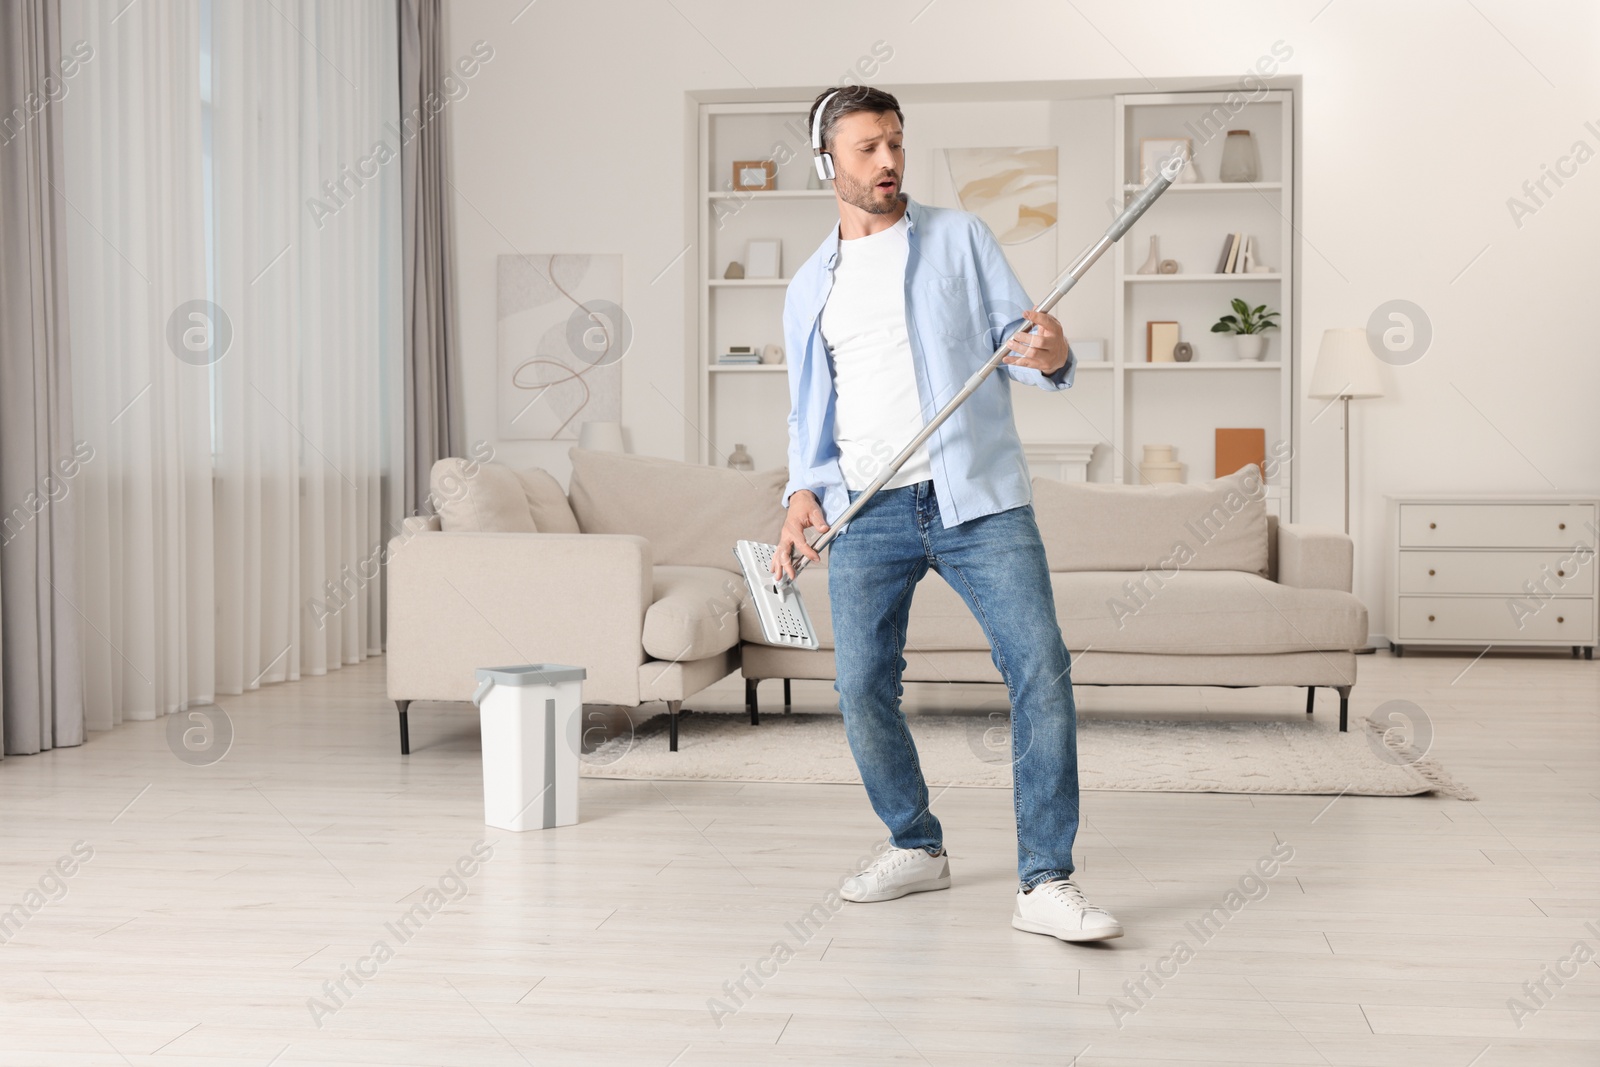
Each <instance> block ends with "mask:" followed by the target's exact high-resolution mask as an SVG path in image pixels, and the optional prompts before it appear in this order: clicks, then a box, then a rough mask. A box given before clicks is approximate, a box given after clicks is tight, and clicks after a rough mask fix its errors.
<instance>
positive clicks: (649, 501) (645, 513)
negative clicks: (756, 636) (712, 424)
mask: <svg viewBox="0 0 1600 1067" xmlns="http://www.w3.org/2000/svg"><path fill="white" fill-rule="evenodd" d="M569 454H570V455H571V457H572V482H571V486H570V490H569V493H568V496H569V499H570V500H571V501H572V511H573V514H575V515H576V516H577V517H578V527H579V529H581V530H582V531H583V532H584V533H603V534H617V533H625V534H637V535H639V536H641V537H645V538H648V539H649V541H650V543H651V546H652V547H653V548H654V549H655V559H656V563H657V564H662V563H666V564H674V565H679V566H686V567H716V568H718V569H720V570H724V571H732V572H734V573H735V574H737V573H738V571H739V564H738V561H737V560H735V559H734V558H733V543H734V542H735V541H744V540H749V541H764V542H766V543H768V544H774V543H776V542H777V539H778V531H779V530H781V529H782V528H783V517H784V513H783V509H782V507H781V506H780V502H781V500H782V497H783V486H784V483H785V482H786V481H787V480H788V474H787V472H786V471H785V470H783V469H781V468H780V469H774V470H769V471H754V472H750V471H736V470H729V469H728V468H726V467H709V466H704V465H702V464H698V463H681V462H679V461H677V460H670V459H657V458H655V457H652V456H632V455H627V454H624V453H620V452H597V451H592V450H589V449H583V448H574V449H572V450H571V452H570V453H569Z"/></svg>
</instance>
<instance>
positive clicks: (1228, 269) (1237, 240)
mask: <svg viewBox="0 0 1600 1067" xmlns="http://www.w3.org/2000/svg"><path fill="white" fill-rule="evenodd" d="M1243 267H1244V234H1242V233H1236V234H1233V235H1232V236H1231V238H1230V239H1229V245H1228V262H1227V265H1226V266H1224V267H1223V268H1222V273H1223V274H1238V273H1239V272H1240V271H1241V270H1242V269H1243Z"/></svg>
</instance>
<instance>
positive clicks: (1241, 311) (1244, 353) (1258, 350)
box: [1211, 297, 1278, 359]
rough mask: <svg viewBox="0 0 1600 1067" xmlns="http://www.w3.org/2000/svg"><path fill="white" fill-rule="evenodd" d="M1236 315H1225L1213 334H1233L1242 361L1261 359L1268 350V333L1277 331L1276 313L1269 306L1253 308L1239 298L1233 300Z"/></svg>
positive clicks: (1218, 322) (1213, 328) (1219, 320)
mask: <svg viewBox="0 0 1600 1067" xmlns="http://www.w3.org/2000/svg"><path fill="white" fill-rule="evenodd" d="M1231 303H1232V305H1233V310H1234V314H1232V315H1224V316H1222V318H1220V319H1218V320H1217V322H1216V325H1214V326H1212V327H1211V332H1212V333H1231V334H1233V345H1234V349H1235V351H1236V352H1237V353H1238V356H1239V358H1240V359H1260V358H1261V357H1262V355H1263V354H1265V352H1266V350H1267V331H1268V330H1272V329H1276V328H1277V326H1278V324H1277V323H1276V322H1273V321H1272V320H1273V319H1275V318H1277V316H1278V313H1277V312H1276V311H1268V310H1267V305H1265V304H1262V305H1260V306H1259V307H1254V308H1252V307H1251V306H1250V305H1249V304H1246V303H1245V302H1244V301H1243V300H1240V299H1239V298H1238V297H1234V298H1233V300H1232V302H1231Z"/></svg>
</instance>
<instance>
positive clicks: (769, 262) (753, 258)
mask: <svg viewBox="0 0 1600 1067" xmlns="http://www.w3.org/2000/svg"><path fill="white" fill-rule="evenodd" d="M744 276H745V277H746V278H781V277H783V242H782V241H779V240H777V239H776V238H767V237H759V238H752V239H751V240H749V241H747V242H745V256H744Z"/></svg>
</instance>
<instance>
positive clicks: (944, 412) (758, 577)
mask: <svg viewBox="0 0 1600 1067" xmlns="http://www.w3.org/2000/svg"><path fill="white" fill-rule="evenodd" d="M1183 165H1184V159H1183V157H1182V156H1181V155H1176V154H1175V155H1173V156H1172V157H1170V158H1169V159H1167V160H1166V161H1165V162H1164V163H1163V164H1162V165H1161V169H1160V172H1159V173H1158V174H1157V175H1156V177H1155V179H1154V180H1152V181H1151V182H1150V184H1149V185H1147V186H1145V187H1144V188H1143V189H1141V190H1140V191H1139V195H1138V196H1137V197H1135V198H1134V200H1133V202H1132V203H1131V204H1129V205H1128V206H1127V207H1126V208H1125V209H1124V210H1123V212H1122V214H1120V215H1118V216H1117V218H1116V221H1114V222H1112V224H1111V226H1110V228H1109V229H1107V230H1106V232H1105V233H1104V234H1102V235H1101V237H1100V239H1099V240H1097V241H1096V242H1095V243H1094V244H1092V245H1090V246H1089V247H1088V248H1087V249H1085V250H1084V251H1083V252H1082V253H1081V254H1079V256H1078V258H1077V259H1076V260H1074V261H1073V263H1072V265H1071V266H1070V267H1068V268H1067V270H1066V273H1065V274H1063V275H1062V276H1061V278H1060V280H1058V281H1057V282H1056V284H1055V286H1054V287H1052V288H1051V290H1050V295H1049V296H1047V297H1045V298H1044V299H1043V300H1041V301H1040V302H1039V303H1038V304H1037V305H1035V307H1034V310H1035V311H1039V312H1047V311H1049V310H1050V309H1051V308H1052V307H1054V306H1055V305H1056V302H1057V301H1058V300H1060V299H1061V298H1062V297H1063V296H1065V295H1066V294H1067V290H1069V289H1071V288H1072V287H1073V286H1074V285H1076V284H1077V283H1078V279H1079V278H1081V277H1083V276H1084V275H1085V274H1086V273H1088V270H1089V268H1090V267H1091V266H1093V265H1094V262H1095V260H1097V259H1099V258H1100V257H1101V256H1102V255H1103V254H1104V253H1105V251H1106V249H1108V248H1110V247H1111V246H1112V245H1114V244H1116V243H1117V241H1118V240H1119V239H1120V238H1121V237H1122V235H1123V234H1125V233H1127V232H1128V230H1129V229H1130V228H1131V227H1132V226H1133V224H1134V223H1135V222H1137V221H1139V216H1141V215H1143V214H1144V213H1145V211H1146V210H1148V209H1149V207H1150V205H1151V204H1153V203H1155V202H1156V198H1157V197H1159V196H1160V195H1161V194H1162V193H1164V192H1166V191H1167V186H1169V185H1171V184H1172V183H1173V181H1174V180H1175V179H1176V178H1177V176H1178V171H1179V170H1181V169H1182V168H1183ZM1032 329H1033V326H1032V325H1031V324H1029V325H1027V326H1024V327H1022V328H1021V329H1019V330H1017V332H1016V333H1015V334H1013V335H1012V337H1011V338H1010V339H1008V340H1007V341H1006V342H1005V343H1004V344H1002V345H1001V346H1000V347H999V348H997V349H995V352H994V355H993V356H991V357H990V359H989V362H987V363H985V364H984V365H983V366H982V367H980V368H978V370H977V371H976V372H975V373H974V374H973V375H972V377H970V378H968V379H967V382H966V384H965V385H963V386H962V387H961V391H960V392H959V393H957V394H956V395H955V396H953V397H951V398H950V402H949V403H948V404H946V405H945V406H944V407H942V408H940V409H939V412H938V414H936V415H934V417H933V418H931V419H929V420H928V422H927V423H926V424H925V425H924V426H923V427H922V429H921V430H920V431H919V432H918V433H917V435H916V436H915V437H913V438H912V439H911V440H910V442H908V443H907V444H906V446H905V447H904V448H902V449H901V450H900V453H899V455H897V456H895V457H894V459H893V460H891V461H890V462H889V465H888V466H887V467H886V468H885V469H884V471H883V472H882V473H881V474H879V475H878V477H877V478H875V479H873V482H872V484H871V485H869V486H867V488H866V489H865V490H864V491H862V493H861V495H860V496H858V497H856V499H855V502H854V503H852V504H851V505H850V506H849V507H848V508H846V509H845V512H844V514H842V515H840V516H839V518H838V520H837V521H835V522H832V523H830V524H829V525H828V530H827V532H826V533H824V534H823V535H822V536H821V537H819V538H817V540H816V541H815V542H814V543H813V544H812V546H811V547H812V548H814V549H816V550H817V552H818V553H821V551H822V550H823V549H824V548H827V547H828V543H829V542H830V541H832V540H833V538H834V536H835V535H836V534H838V533H839V532H840V531H842V530H843V529H844V528H845V525H846V524H847V523H848V522H849V521H850V520H851V519H852V518H853V517H854V516H855V515H856V513H857V512H859V511H860V510H861V509H862V508H863V507H865V506H866V503H867V501H869V500H871V499H872V497H873V495H874V494H875V493H877V491H878V490H879V489H882V488H883V487H884V485H885V484H886V483H887V482H888V481H889V479H890V478H893V477H894V476H895V474H896V473H898V472H899V470H900V468H901V467H902V466H904V465H905V463H906V461H907V460H909V459H910V458H911V456H912V455H913V454H914V453H915V452H916V450H917V449H918V448H921V447H922V444H923V442H925V441H926V440H927V439H928V438H929V437H932V436H933V432H934V431H935V430H937V429H938V428H939V426H940V425H941V424H942V423H943V422H944V420H945V419H947V418H949V417H950V415H951V414H952V413H953V412H954V411H955V410H956V408H958V407H960V406H961V404H962V402H963V401H965V400H966V399H967V397H969V396H971V395H972V394H973V392H974V391H975V390H976V389H977V388H978V386H979V385H980V384H982V382H983V380H984V379H985V378H987V377H988V376H989V375H990V374H991V373H993V372H994V371H995V369H996V368H998V367H999V366H1000V365H1001V361H1002V359H1003V357H1004V356H1005V355H1006V353H1007V352H1008V351H1009V345H1010V343H1011V340H1013V339H1015V338H1017V337H1021V336H1022V335H1024V334H1026V333H1028V332H1029V331H1030V330H1032ZM777 551H778V548H777V546H776V545H766V544H762V543H760V542H758V541H740V542H738V543H737V544H735V545H734V546H733V554H734V556H735V557H737V558H738V560H739V567H740V569H741V570H743V571H744V580H745V584H746V585H747V586H749V587H750V600H751V603H753V604H754V605H755V608H756V616H757V617H758V618H759V619H760V620H761V634H762V636H763V637H764V638H766V641H767V643H768V644H771V645H781V646H785V647H788V648H805V649H813V650H814V649H816V648H817V647H818V645H817V632H816V630H815V629H814V628H813V627H812V625H811V616H810V614H809V613H808V612H807V611H806V606H805V603H804V602H803V601H802V600H801V599H800V590H799V589H797V588H796V587H795V584H794V581H793V580H792V579H790V578H788V577H783V576H780V577H774V576H773V573H772V558H773V556H775V555H776V554H777ZM809 562H810V560H809V559H808V558H807V557H805V556H801V557H799V558H798V559H797V560H793V567H794V573H795V575H796V577H798V576H799V574H800V571H801V570H802V569H804V567H805V565H806V564H807V563H809Z"/></svg>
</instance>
